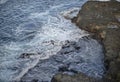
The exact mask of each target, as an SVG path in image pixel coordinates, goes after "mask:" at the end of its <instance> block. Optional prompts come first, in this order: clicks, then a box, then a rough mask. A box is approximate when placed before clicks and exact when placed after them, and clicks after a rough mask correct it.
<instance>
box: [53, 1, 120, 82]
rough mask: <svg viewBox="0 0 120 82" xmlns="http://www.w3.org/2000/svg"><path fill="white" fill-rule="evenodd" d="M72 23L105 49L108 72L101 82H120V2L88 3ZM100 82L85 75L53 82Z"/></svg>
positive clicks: (57, 76) (60, 77)
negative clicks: (86, 32) (88, 33)
mask: <svg viewBox="0 0 120 82" xmlns="http://www.w3.org/2000/svg"><path fill="white" fill-rule="evenodd" d="M72 22H73V23H75V24H76V25H77V26H79V27H80V28H81V29H84V30H86V31H88V32H90V33H91V35H92V37H93V38H95V39H97V40H98V41H99V42H101V44H103V46H104V48H105V66H106V69H107V72H106V73H105V76H104V77H103V79H102V80H101V81H100V82H110V81H112V82H120V2H117V1H109V2H99V1H88V2H86V3H85V4H84V5H83V6H82V9H81V10H80V12H79V14H78V15H77V17H74V18H73V19H72ZM83 81H84V82H91V81H92V82H98V81H97V80H95V79H94V80H93V78H90V77H88V76H85V75H83V74H78V75H75V76H69V75H64V74H58V75H55V76H54V77H53V79H52V82H83Z"/></svg>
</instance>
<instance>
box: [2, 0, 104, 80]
mask: <svg viewBox="0 0 120 82" xmlns="http://www.w3.org/2000/svg"><path fill="white" fill-rule="evenodd" d="M86 1H87V0H0V82H11V81H20V80H22V81H25V82H31V81H32V80H34V79H37V80H39V82H42V81H45V82H50V80H51V78H52V76H53V75H55V74H56V73H59V72H62V73H67V74H75V73H79V72H82V73H85V74H86V75H89V76H92V77H96V78H101V77H102V76H103V74H104V71H105V69H104V63H103V59H104V54H103V50H102V46H101V45H100V44H99V43H98V42H97V41H96V40H94V39H91V38H89V37H88V35H89V34H88V33H87V32H85V31H83V30H81V29H79V28H78V27H76V26H75V25H74V24H72V23H71V21H70V20H69V19H71V18H73V17H74V16H76V15H77V13H78V11H79V10H80V8H81V6H82V5H83V4H84V3H85V2H86ZM62 67H63V68H64V67H66V68H67V70H64V71H63V70H62V71H61V68H62ZM71 70H72V71H71Z"/></svg>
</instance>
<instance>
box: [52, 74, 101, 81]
mask: <svg viewBox="0 0 120 82" xmlns="http://www.w3.org/2000/svg"><path fill="white" fill-rule="evenodd" d="M52 82H100V81H99V80H95V79H94V78H91V77H88V76H86V75H84V74H82V73H79V74H75V75H67V74H56V75H55V76H54V77H53V79H52Z"/></svg>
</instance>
